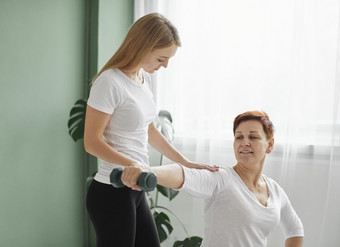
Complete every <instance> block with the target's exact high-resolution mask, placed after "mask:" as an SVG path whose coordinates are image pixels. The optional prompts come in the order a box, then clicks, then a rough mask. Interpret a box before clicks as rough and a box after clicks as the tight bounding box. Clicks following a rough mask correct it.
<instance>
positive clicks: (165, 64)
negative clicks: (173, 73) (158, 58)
mask: <svg viewBox="0 0 340 247" xmlns="http://www.w3.org/2000/svg"><path fill="white" fill-rule="evenodd" d="M168 62H169V61H168V60H166V61H164V62H163V63H162V66H163V67H164V68H167V67H168Z"/></svg>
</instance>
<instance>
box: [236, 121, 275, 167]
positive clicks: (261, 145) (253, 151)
mask: <svg viewBox="0 0 340 247" xmlns="http://www.w3.org/2000/svg"><path fill="white" fill-rule="evenodd" d="M273 144H274V139H273V138H272V139H270V140H267V137H266V133H265V132H264V130H263V127H262V124H261V123H260V122H259V121H256V120H248V121H244V122H241V123H240V125H239V126H238V127H237V128H236V130H235V139H234V152H235V157H236V160H237V161H238V163H241V164H243V165H254V164H255V165H259V164H263V162H264V159H265V157H266V154H267V153H270V152H271V148H272V146H273Z"/></svg>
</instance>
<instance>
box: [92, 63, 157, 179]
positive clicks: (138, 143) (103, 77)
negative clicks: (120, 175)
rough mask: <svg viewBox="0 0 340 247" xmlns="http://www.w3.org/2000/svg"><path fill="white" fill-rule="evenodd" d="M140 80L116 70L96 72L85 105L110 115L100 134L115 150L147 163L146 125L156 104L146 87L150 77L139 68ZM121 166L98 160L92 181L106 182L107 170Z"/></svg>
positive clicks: (151, 119) (107, 177) (108, 177)
mask: <svg viewBox="0 0 340 247" xmlns="http://www.w3.org/2000/svg"><path fill="white" fill-rule="evenodd" d="M142 74H143V77H144V83H143V84H138V83H136V82H134V81H133V80H131V79H130V78H129V77H127V76H126V75H125V74H124V73H123V72H121V71H120V70H119V69H117V68H115V69H109V70H106V71H104V72H103V73H101V74H100V76H99V77H98V78H97V79H96V81H95V82H94V84H93V85H92V87H91V91H90V96H89V99H88V102H87V104H88V105H89V106H91V107H93V108H94V109H96V110H99V111H102V112H105V113H108V114H112V116H111V119H110V121H109V123H108V125H107V126H106V128H105V130H104V134H103V138H104V140H105V141H106V142H107V143H108V144H109V145H110V146H111V147H112V148H113V149H114V150H116V151H118V152H119V153H122V154H123V155H125V156H127V157H129V158H131V159H133V160H135V161H137V162H139V163H140V164H142V165H145V166H149V160H148V158H149V157H148V150H147V145H148V127H149V124H150V123H151V122H152V121H153V120H154V118H155V116H156V106H155V103H154V100H153V95H152V92H151V90H150V88H149V86H150V85H149V83H150V76H149V75H148V74H147V73H146V72H145V71H142ZM116 167H121V165H118V164H113V163H109V162H106V161H104V160H100V164H99V169H98V172H97V174H96V176H95V178H94V179H95V180H97V181H99V182H102V183H106V184H110V173H111V171H112V169H113V168H116Z"/></svg>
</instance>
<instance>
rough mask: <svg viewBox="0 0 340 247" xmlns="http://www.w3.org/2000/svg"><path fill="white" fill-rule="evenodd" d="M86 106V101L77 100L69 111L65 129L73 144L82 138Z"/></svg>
mask: <svg viewBox="0 0 340 247" xmlns="http://www.w3.org/2000/svg"><path fill="white" fill-rule="evenodd" d="M86 105H87V101H86V100H83V99H80V100H77V101H76V103H74V106H73V107H72V109H71V111H70V118H69V120H68V122H67V127H68V133H69V134H70V136H71V137H72V139H73V140H74V141H75V142H76V141H77V140H79V139H82V138H84V126H85V114H86Z"/></svg>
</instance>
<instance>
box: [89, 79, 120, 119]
mask: <svg viewBox="0 0 340 247" xmlns="http://www.w3.org/2000/svg"><path fill="white" fill-rule="evenodd" d="M119 91H120V90H119V88H118V85H117V84H116V82H115V81H114V80H113V79H112V78H109V77H99V78H98V79H97V80H96V81H95V82H94V84H93V85H92V87H91V90H90V96H89V99H88V101H87V104H88V105H89V106H91V107H92V108H94V109H96V110H98V111H102V112H105V113H108V114H112V113H113V111H114V109H115V108H116V107H117V105H118V104H119V101H120V98H121V97H120V92H119Z"/></svg>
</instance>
